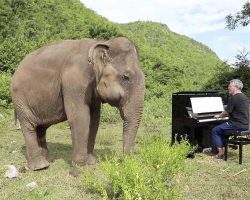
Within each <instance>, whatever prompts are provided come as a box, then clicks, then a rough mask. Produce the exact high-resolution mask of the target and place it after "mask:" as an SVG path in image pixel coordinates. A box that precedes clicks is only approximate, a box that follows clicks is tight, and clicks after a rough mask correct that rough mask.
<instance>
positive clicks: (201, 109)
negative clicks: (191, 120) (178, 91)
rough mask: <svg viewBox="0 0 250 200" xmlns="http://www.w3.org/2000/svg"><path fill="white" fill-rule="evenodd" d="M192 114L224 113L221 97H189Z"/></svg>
mask: <svg viewBox="0 0 250 200" xmlns="http://www.w3.org/2000/svg"><path fill="white" fill-rule="evenodd" d="M190 101H191V106H192V110H193V113H212V112H222V111H224V106H223V102H222V98H221V97H191V98H190Z"/></svg>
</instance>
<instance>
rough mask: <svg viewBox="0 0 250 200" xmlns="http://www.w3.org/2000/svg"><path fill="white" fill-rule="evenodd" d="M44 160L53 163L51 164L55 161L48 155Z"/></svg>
mask: <svg viewBox="0 0 250 200" xmlns="http://www.w3.org/2000/svg"><path fill="white" fill-rule="evenodd" d="M45 158H46V160H47V161H48V162H49V163H53V162H54V161H55V158H54V156H52V155H50V154H48V155H46V157H45Z"/></svg>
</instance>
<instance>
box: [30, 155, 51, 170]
mask: <svg viewBox="0 0 250 200" xmlns="http://www.w3.org/2000/svg"><path fill="white" fill-rule="evenodd" d="M28 167H29V168H30V169H31V170H33V171H35V170H39V169H44V168H47V167H49V162H48V161H47V160H46V159H45V157H43V156H39V157H36V158H34V159H30V160H29V162H28Z"/></svg>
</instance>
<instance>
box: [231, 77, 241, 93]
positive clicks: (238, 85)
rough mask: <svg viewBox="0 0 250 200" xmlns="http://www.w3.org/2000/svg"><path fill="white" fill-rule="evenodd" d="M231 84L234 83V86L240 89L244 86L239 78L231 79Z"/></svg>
mask: <svg viewBox="0 0 250 200" xmlns="http://www.w3.org/2000/svg"><path fill="white" fill-rule="evenodd" d="M230 84H232V85H233V86H235V87H237V88H238V89H240V90H242V88H243V83H242V81H241V80H239V79H233V80H231V81H230Z"/></svg>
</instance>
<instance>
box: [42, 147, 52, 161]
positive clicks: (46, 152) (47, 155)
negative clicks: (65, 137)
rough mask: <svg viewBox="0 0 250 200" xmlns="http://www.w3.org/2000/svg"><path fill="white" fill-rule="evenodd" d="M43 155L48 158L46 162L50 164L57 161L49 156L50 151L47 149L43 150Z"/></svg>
mask: <svg viewBox="0 0 250 200" xmlns="http://www.w3.org/2000/svg"><path fill="white" fill-rule="evenodd" d="M42 155H43V156H44V157H45V158H46V160H47V161H48V162H49V163H52V162H54V161H55V158H54V156H52V155H50V154H49V151H48V150H47V149H43V150H42Z"/></svg>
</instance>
